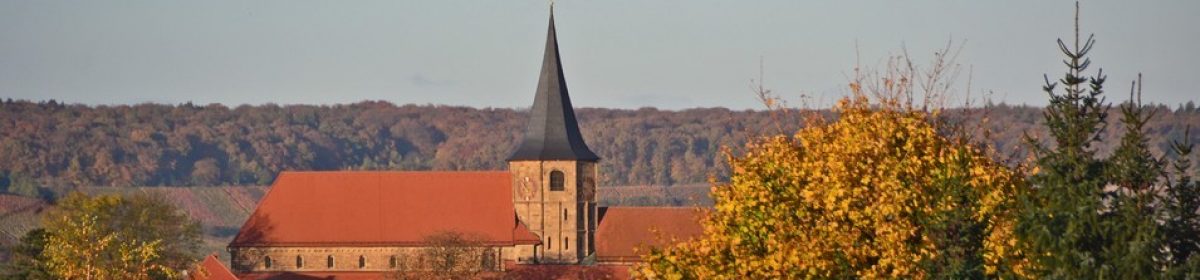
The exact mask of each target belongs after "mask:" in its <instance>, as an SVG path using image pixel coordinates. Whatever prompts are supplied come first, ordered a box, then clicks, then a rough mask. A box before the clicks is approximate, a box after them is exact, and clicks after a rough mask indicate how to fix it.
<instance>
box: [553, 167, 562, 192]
mask: <svg viewBox="0 0 1200 280" xmlns="http://www.w3.org/2000/svg"><path fill="white" fill-rule="evenodd" d="M563 177H564V176H563V173H562V171H558V170H554V171H550V190H551V191H562V190H563V184H565V183H566V178H563Z"/></svg>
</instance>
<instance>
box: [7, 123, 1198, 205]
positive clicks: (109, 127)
mask: <svg viewBox="0 0 1200 280" xmlns="http://www.w3.org/2000/svg"><path fill="white" fill-rule="evenodd" d="M1155 109H1156V110H1157V111H1159V112H1160V114H1158V115H1157V116H1156V118H1154V119H1152V120H1150V121H1148V122H1147V123H1146V124H1145V125H1144V127H1145V128H1146V130H1147V137H1149V139H1150V140H1151V142H1152V143H1168V142H1170V141H1174V140H1182V139H1183V134H1182V131H1183V128H1184V127H1185V126H1189V125H1191V126H1200V110H1197V109H1196V108H1195V106H1194V105H1193V104H1191V103H1190V102H1189V104H1187V105H1180V106H1179V107H1178V108H1175V109H1172V108H1168V107H1166V106H1165V105H1158V106H1155ZM822 112H823V113H825V114H828V111H822ZM578 114H579V118H580V122H581V127H582V130H583V134H584V136H585V137H586V138H587V141H588V145H589V146H591V147H592V148H593V150H595V151H596V152H597V154H599V155H600V156H601V157H602V158H603V160H602V161H601V168H602V170H603V172H601V174H602V178H601V184H602V185H610V186H611V185H673V184H686V183H700V182H706V181H707V179H708V178H709V177H710V176H715V178H716V179H718V181H724V180H726V179H727V178H728V172H729V170H728V168H727V166H726V164H723V161H724V160H725V159H724V156H723V155H722V149H723V148H722V147H727V146H728V147H740V144H738V143H744V142H746V141H747V140H749V139H752V138H753V137H756V136H760V135H765V134H770V133H779V132H781V131H795V130H796V129H798V128H800V127H801V126H803V125H802V122H785V123H786V125H785V126H788V127H780V126H778V125H777V124H778V123H780V122H774V121H773V119H776V117H773V116H772V114H771V113H770V112H768V111H750V110H745V111H734V110H728V109H723V108H706V109H689V110H682V111H667V110H657V109H654V108H642V109H637V110H624V109H598V108H582V109H580V110H578ZM1041 114H1042V109H1041V108H1037V107H1031V106H1012V105H1007V104H995V105H990V106H987V107H985V108H976V109H962V110H958V111H957V112H954V113H953V114H951V115H956V116H958V117H957V118H959V119H960V120H961V121H962V122H964V123H972V124H973V126H976V127H981V128H986V129H987V130H990V134H989V136H988V137H987V139H989V140H988V141H990V144H991V145H993V146H994V147H996V148H997V149H999V150H1000V151H1002V152H1003V154H1006V155H1008V156H1009V157H1011V158H1020V157H1021V156H1023V155H1024V154H1025V153H1026V152H1025V151H1023V145H1021V144H1020V139H1021V136H1022V135H1023V134H1024V133H1026V132H1032V133H1035V134H1037V133H1043V134H1044V133H1045V132H1046V130H1045V129H1044V128H1042V127H1041V126H1039V125H1038V124H1039V123H1040V118H1039V116H1040V115H1041ZM524 125H525V112H524V111H521V110H514V109H495V108H483V109H476V108H468V107H452V106H434V105H422V106H419V105H403V106H396V105H393V104H391V103H388V102H382V101H367V102H360V103H354V104H347V105H331V106H311V105H290V106H278V105H272V104H267V105H260V106H249V105H243V106H239V107H235V108H229V107H226V106H223V105H219V104H211V105H206V106H197V105H193V104H190V103H185V104H180V105H163V104H138V105H119V106H86V105H78V104H72V105H67V104H63V103H59V102H56V101H54V100H51V101H48V102H46V101H43V102H32V101H13V100H6V101H4V102H0V187H2V188H4V189H7V190H11V191H10V192H18V193H23V194H27V195H35V194H37V193H38V191H37V188H38V187H69V186H212V185H266V184H269V183H270V182H271V181H272V180H273V179H274V177H275V176H276V174H278V172H280V171H284V170H496V169H503V168H505V162H504V159H505V158H506V157H507V156H508V155H509V153H510V152H511V150H512V147H513V146H514V145H515V144H516V141H518V140H519V139H520V137H521V135H522V133H523V129H524ZM1193 137H1195V136H1193ZM1113 147H1114V145H1107V144H1104V143H1101V144H1100V145H1098V147H1097V148H1098V149H1099V150H1100V151H1101V152H1107V151H1112V150H1113ZM1151 149H1152V150H1153V151H1155V152H1159V153H1167V154H1170V149H1169V147H1167V146H1166V145H1165V144H1162V145H1156V146H1152V147H1151ZM735 152H736V151H735Z"/></svg>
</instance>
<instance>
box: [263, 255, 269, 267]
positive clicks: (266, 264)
mask: <svg viewBox="0 0 1200 280" xmlns="http://www.w3.org/2000/svg"><path fill="white" fill-rule="evenodd" d="M263 266H265V267H266V268H271V256H265V257H263Z"/></svg>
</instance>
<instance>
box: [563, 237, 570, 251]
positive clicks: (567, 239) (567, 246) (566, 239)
mask: <svg viewBox="0 0 1200 280" xmlns="http://www.w3.org/2000/svg"><path fill="white" fill-rule="evenodd" d="M563 250H571V238H570V237H563Z"/></svg>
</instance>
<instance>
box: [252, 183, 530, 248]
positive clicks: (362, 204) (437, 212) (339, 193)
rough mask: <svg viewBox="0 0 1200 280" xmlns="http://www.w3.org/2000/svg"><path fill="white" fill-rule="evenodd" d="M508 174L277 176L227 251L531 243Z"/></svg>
mask: <svg viewBox="0 0 1200 280" xmlns="http://www.w3.org/2000/svg"><path fill="white" fill-rule="evenodd" d="M511 196H512V187H511V182H510V181H509V173H508V172H283V173H280V175H279V177H278V178H277V179H275V184H274V185H272V187H271V190H270V191H269V192H268V193H267V195H266V196H264V197H263V199H262V201H261V202H260V203H259V205H258V207H257V208H256V209H255V210H254V213H253V214H251V215H250V218H249V219H248V220H246V223H245V224H244V225H242V228H241V230H240V231H239V232H238V235H237V236H236V237H234V239H233V242H232V243H230V246H234V247H238V246H265V245H270V246H321V245H339V246H381V245H382V246H388V245H391V246H405V245H419V244H421V243H423V240H424V239H425V237H426V236H428V235H430V234H434V233H438V232H442V231H455V232H461V233H465V234H472V235H477V236H478V237H479V238H480V239H481V240H480V241H481V242H483V243H484V244H489V245H511V244H536V243H537V240H538V238H537V237H536V236H534V235H533V234H532V233H530V232H529V230H528V229H527V228H526V227H524V226H523V225H521V224H520V223H519V222H517V219H516V214H515V212H514V211H513V206H512V201H511V200H510V197H511Z"/></svg>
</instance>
